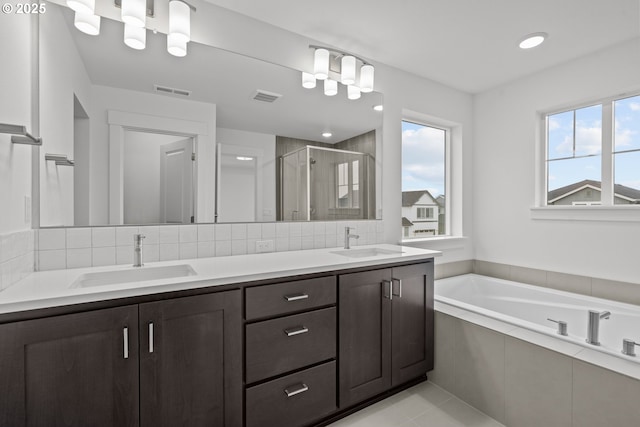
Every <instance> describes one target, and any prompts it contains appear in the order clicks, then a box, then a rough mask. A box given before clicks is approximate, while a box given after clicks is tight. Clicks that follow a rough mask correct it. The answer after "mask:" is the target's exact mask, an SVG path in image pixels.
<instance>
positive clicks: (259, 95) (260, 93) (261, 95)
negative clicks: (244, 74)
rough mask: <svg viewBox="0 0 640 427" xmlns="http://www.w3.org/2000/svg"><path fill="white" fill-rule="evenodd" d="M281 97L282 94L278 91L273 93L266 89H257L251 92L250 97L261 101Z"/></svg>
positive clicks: (272, 100)
mask: <svg viewBox="0 0 640 427" xmlns="http://www.w3.org/2000/svg"><path fill="white" fill-rule="evenodd" d="M280 98H282V95H280V94H279V93H273V92H267V91H266V90H262V89H258V90H256V91H255V92H254V93H253V96H252V97H251V99H253V100H255V101H262V102H269V103H272V102H275V101H277V100H278V99H280Z"/></svg>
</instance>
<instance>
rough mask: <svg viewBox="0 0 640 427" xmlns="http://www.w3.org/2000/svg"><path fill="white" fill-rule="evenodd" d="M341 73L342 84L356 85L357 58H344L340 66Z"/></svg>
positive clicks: (348, 56) (346, 56) (349, 56)
mask: <svg viewBox="0 0 640 427" xmlns="http://www.w3.org/2000/svg"><path fill="white" fill-rule="evenodd" d="M340 72H341V74H340V78H341V80H342V84H344V85H352V84H354V83H355V82H356V58H355V57H353V56H351V55H345V56H343V57H342V61H341V64H340Z"/></svg>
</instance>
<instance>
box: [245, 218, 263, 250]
mask: <svg viewBox="0 0 640 427" xmlns="http://www.w3.org/2000/svg"><path fill="white" fill-rule="evenodd" d="M261 238H262V224H256V223H251V224H247V239H256V240H260V239H261ZM247 248H248V247H247Z"/></svg>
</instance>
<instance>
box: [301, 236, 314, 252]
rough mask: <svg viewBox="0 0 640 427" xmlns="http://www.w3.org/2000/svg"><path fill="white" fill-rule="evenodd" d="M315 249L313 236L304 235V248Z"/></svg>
mask: <svg viewBox="0 0 640 427" xmlns="http://www.w3.org/2000/svg"><path fill="white" fill-rule="evenodd" d="M305 249H313V236H304V235H303V236H302V250H305Z"/></svg>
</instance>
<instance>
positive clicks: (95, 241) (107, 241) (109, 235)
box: [91, 227, 116, 265]
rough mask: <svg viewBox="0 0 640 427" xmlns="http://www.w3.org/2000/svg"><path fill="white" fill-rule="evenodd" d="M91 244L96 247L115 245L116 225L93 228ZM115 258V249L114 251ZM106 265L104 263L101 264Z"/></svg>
mask: <svg viewBox="0 0 640 427" xmlns="http://www.w3.org/2000/svg"><path fill="white" fill-rule="evenodd" d="M91 245H92V247H94V248H104V247H112V246H113V247H115V245H116V229H115V227H97V228H93V229H92V230H91ZM114 259H115V251H114ZM100 265H104V264H100Z"/></svg>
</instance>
